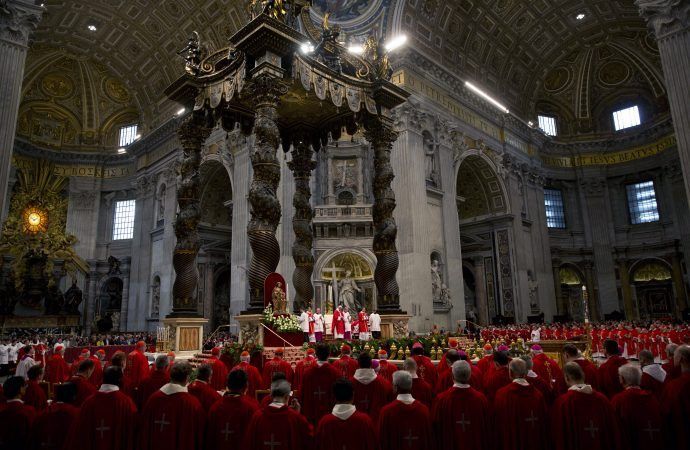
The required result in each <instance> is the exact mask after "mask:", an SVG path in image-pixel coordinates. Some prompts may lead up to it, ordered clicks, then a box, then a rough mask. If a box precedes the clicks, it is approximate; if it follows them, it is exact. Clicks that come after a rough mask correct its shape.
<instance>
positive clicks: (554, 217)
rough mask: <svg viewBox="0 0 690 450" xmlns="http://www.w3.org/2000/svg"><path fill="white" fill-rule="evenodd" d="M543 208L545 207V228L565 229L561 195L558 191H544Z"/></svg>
mask: <svg viewBox="0 0 690 450" xmlns="http://www.w3.org/2000/svg"><path fill="white" fill-rule="evenodd" d="M544 206H545V207H546V226H547V227H549V228H561V229H563V228H565V209H564V208H563V193H562V192H561V191H560V190H559V189H548V188H546V189H544Z"/></svg>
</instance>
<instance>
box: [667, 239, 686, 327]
mask: <svg viewBox="0 0 690 450" xmlns="http://www.w3.org/2000/svg"><path fill="white" fill-rule="evenodd" d="M680 259H681V254H680V253H679V252H673V255H672V256H671V262H672V263H671V267H672V269H673V272H672V274H673V287H674V289H675V291H676V304H675V307H674V309H675V311H674V314H675V316H676V318H678V319H681V318H682V317H683V311H685V310H686V309H687V308H688V300H687V297H686V292H685V283H684V282H683V269H682V267H681V264H680Z"/></svg>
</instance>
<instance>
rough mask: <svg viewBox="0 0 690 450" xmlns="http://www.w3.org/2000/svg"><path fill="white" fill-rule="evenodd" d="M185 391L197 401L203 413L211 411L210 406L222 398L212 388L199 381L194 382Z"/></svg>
mask: <svg viewBox="0 0 690 450" xmlns="http://www.w3.org/2000/svg"><path fill="white" fill-rule="evenodd" d="M187 389H188V390H189V393H190V394H192V395H193V396H194V397H196V399H197V400H199V403H201V407H202V408H204V411H208V410H209V409H211V406H213V405H214V404H215V403H216V402H217V401H218V400H220V399H221V398H222V397H221V395H220V394H219V393H218V391H216V390H215V389H213V386H211V385H210V384H208V383H206V382H204V381H201V380H196V381H194V382H193V383H191V384H190V385H189V387H188V388H187Z"/></svg>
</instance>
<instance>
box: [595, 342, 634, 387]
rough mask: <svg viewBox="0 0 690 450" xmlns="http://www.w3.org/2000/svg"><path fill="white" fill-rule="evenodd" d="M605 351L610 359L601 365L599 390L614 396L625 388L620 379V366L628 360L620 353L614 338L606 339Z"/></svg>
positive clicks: (598, 379)
mask: <svg viewBox="0 0 690 450" xmlns="http://www.w3.org/2000/svg"><path fill="white" fill-rule="evenodd" d="M604 353H605V355H606V357H607V358H608V359H607V360H606V362H605V363H604V364H602V365H601V366H600V367H599V370H598V372H597V386H598V387H599V392H601V393H602V394H604V395H605V396H607V397H608V398H612V397H613V396H614V395H616V394H617V393H619V392H621V391H622V390H623V386H621V383H620V381H619V379H618V368H619V367H621V366H624V365H625V364H627V363H628V360H627V359H625V358H623V357H622V356H620V355H619V348H618V343H617V342H616V341H614V340H612V339H607V340H606V341H604Z"/></svg>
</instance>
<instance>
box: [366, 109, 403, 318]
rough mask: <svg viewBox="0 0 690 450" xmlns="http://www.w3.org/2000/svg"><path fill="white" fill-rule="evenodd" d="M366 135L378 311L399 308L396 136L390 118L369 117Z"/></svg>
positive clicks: (397, 309) (397, 310) (396, 309)
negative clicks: (371, 165)
mask: <svg viewBox="0 0 690 450" xmlns="http://www.w3.org/2000/svg"><path fill="white" fill-rule="evenodd" d="M364 125H365V129H366V132H365V137H366V139H367V140H368V141H369V142H370V143H371V146H372V149H373V151H374V182H373V184H374V206H373V209H372V215H373V221H374V254H375V255H376V260H377V263H376V270H375V271H374V282H375V283H376V291H377V303H378V309H379V311H381V312H389V313H394V312H400V292H399V288H398V282H397V281H396V279H395V274H396V273H397V271H398V264H399V259H398V249H397V248H396V246H395V238H396V236H397V234H398V227H397V225H396V224H395V218H393V210H395V193H394V192H393V188H392V187H391V183H392V182H393V178H395V175H394V174H393V168H392V167H391V149H392V148H393V142H395V140H396V138H397V137H398V135H397V133H396V132H395V131H393V128H392V123H391V122H390V119H387V118H385V117H381V116H378V117H372V118H370V119H369V120H367V121H366V122H365V124H364Z"/></svg>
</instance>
